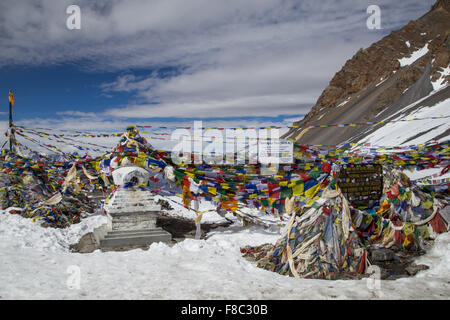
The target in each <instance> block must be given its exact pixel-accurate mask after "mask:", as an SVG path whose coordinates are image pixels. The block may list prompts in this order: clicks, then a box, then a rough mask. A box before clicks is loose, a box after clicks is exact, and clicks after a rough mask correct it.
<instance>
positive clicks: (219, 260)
mask: <svg viewBox="0 0 450 320" xmlns="http://www.w3.org/2000/svg"><path fill="white" fill-rule="evenodd" d="M105 221H106V218H105V216H103V215H93V216H90V217H88V218H85V219H84V220H82V222H81V223H79V224H76V225H72V226H70V228H67V229H50V228H49V229H44V228H42V227H40V226H39V225H38V224H37V223H33V222H32V221H31V220H30V219H25V218H22V217H20V216H18V215H13V214H9V213H5V212H2V213H0V257H1V260H0V299H380V298H381V299H449V298H450V276H449V274H450V272H449V271H450V250H449V249H450V234H449V233H446V234H443V235H440V236H439V237H438V239H437V241H436V244H435V246H434V247H433V249H432V250H431V251H430V252H429V253H427V254H426V255H425V256H423V257H421V259H420V260H419V261H418V263H423V264H427V265H429V266H430V269H429V270H426V271H422V272H420V273H419V274H418V275H416V276H415V277H412V278H404V279H399V280H395V281H381V282H380V287H379V289H378V288H377V286H376V285H373V284H374V283H373V282H368V280H367V279H363V280H345V281H344V280H339V281H327V280H308V279H295V278H291V277H285V276H281V275H279V274H277V273H273V272H270V271H265V270H262V269H260V268H257V267H256V265H255V264H254V263H251V262H249V261H247V260H245V259H244V258H242V257H241V254H240V247H242V246H245V245H259V244H263V243H274V242H275V241H276V240H277V239H278V237H279V233H278V232H279V231H278V229H277V228H270V229H264V228H263V227H259V226H251V227H247V228H244V227H242V226H240V225H239V224H238V223H236V224H234V225H232V226H231V227H229V228H218V229H214V230H213V231H212V232H210V233H209V234H208V239H207V240H193V239H186V240H184V241H183V242H180V243H178V244H176V245H173V246H168V245H166V244H163V243H154V244H152V245H151V247H150V249H149V250H148V251H144V250H140V249H137V250H132V251H126V252H107V253H102V252H100V251H99V250H97V251H95V252H93V253H90V254H79V253H70V252H69V245H70V244H71V243H74V242H77V241H78V239H79V238H81V236H82V235H84V234H85V233H87V232H89V231H92V230H93V228H94V227H97V226H99V225H101V224H103V223H105ZM78 270H79V280H80V281H79V288H77V285H76V284H77V281H76V280H77V275H78V272H77V271H78ZM70 285H72V286H73V287H72V289H70V287H69V286H70Z"/></svg>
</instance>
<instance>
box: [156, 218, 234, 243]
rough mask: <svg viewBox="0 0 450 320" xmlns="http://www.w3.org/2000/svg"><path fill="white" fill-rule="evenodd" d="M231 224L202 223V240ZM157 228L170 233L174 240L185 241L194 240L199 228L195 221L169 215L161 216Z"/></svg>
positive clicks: (157, 220) (227, 222) (157, 221)
mask: <svg viewBox="0 0 450 320" xmlns="http://www.w3.org/2000/svg"><path fill="white" fill-rule="evenodd" d="M230 224H231V222H229V221H225V222H220V223H202V224H201V231H202V235H201V238H202V239H204V238H205V236H206V234H207V233H208V232H209V231H211V230H212V229H214V228H218V227H228V226H229V225H230ZM156 226H157V227H161V228H162V229H164V230H166V231H167V232H170V233H171V234H172V237H173V238H177V239H184V238H194V236H195V232H196V229H197V227H196V226H195V222H194V220H190V219H187V218H183V217H173V216H169V215H167V214H166V215H164V214H163V215H160V216H158V218H157V219H156Z"/></svg>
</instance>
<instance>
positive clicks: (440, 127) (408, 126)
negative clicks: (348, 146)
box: [358, 91, 450, 146]
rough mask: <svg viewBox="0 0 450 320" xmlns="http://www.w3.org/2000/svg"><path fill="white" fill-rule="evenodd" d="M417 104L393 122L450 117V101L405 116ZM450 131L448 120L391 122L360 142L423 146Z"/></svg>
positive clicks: (443, 139) (399, 113) (402, 112)
mask: <svg viewBox="0 0 450 320" xmlns="http://www.w3.org/2000/svg"><path fill="white" fill-rule="evenodd" d="M433 93H435V92H434V91H433V92H432V93H431V94H433ZM431 94H430V95H431ZM424 99H425V98H424ZM422 100H423V99H422ZM416 103H418V102H416ZM416 103H414V104H411V105H408V106H407V107H405V108H403V109H402V110H400V111H399V112H398V115H397V116H396V117H393V118H392V119H391V120H412V119H414V118H428V117H440V116H450V99H446V100H443V101H441V102H439V103H437V104H435V105H433V106H427V107H422V108H419V109H417V110H415V111H413V112H412V113H410V114H408V115H406V116H405V115H404V113H405V112H406V111H407V110H408V109H410V108H412V107H414V105H415V104H416ZM448 129H450V121H449V119H448V118H440V119H427V120H415V121H401V122H391V123H388V124H386V125H384V126H383V127H381V128H380V129H378V130H376V131H375V132H373V133H371V134H369V135H368V136H366V137H365V138H363V139H362V140H360V141H358V142H359V143H370V144H371V145H374V146H401V145H415V144H423V143H426V142H428V141H430V140H432V139H433V138H434V137H436V136H438V135H440V134H443V133H444V132H446V130H448ZM419 133H422V134H419ZM449 138H450V136H448V135H447V136H444V137H442V138H440V139H439V142H442V141H446V140H448V139H449Z"/></svg>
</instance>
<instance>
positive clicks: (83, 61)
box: [0, 0, 433, 125]
mask: <svg viewBox="0 0 450 320" xmlns="http://www.w3.org/2000/svg"><path fill="white" fill-rule="evenodd" d="M432 3H433V0H425V1H423V0H420V1H419V0H414V1H410V2H408V4H405V3H402V4H400V3H399V2H395V3H391V1H388V0H382V1H378V5H379V6H380V7H381V10H382V16H381V19H382V20H381V23H382V28H383V30H382V31H381V33H380V31H370V30H368V29H367V28H366V19H367V17H368V15H367V13H366V8H367V6H368V5H369V4H370V1H368V0H367V1H360V0H348V1H344V2H343V1H333V0H324V1H315V0H307V1H283V0H264V1H262V0H246V1H242V0H229V1H221V0H190V1H185V0H170V1H168V0H152V1H150V0H130V1H126V2H125V1H118V0H114V1H107V0H98V1H88V0H80V1H77V4H78V5H79V6H80V8H81V19H82V20H81V30H68V29H67V28H66V23H65V22H66V18H67V15H66V13H65V8H66V7H67V6H68V5H69V4H72V1H71V0H53V1H52V0H41V1H34V2H28V1H27V2H22V1H13V0H6V1H2V2H1V4H0V20H1V21H2V25H1V27H0V67H1V66H4V65H33V66H36V65H39V66H42V65H54V64H64V63H67V62H70V63H78V64H79V65H80V68H83V70H85V71H87V72H96V71H115V72H117V71H119V72H123V74H122V75H121V76H119V77H118V78H116V79H112V81H111V82H109V83H104V84H101V85H99V88H100V89H101V90H102V95H105V96H108V97H111V98H112V99H113V98H114V93H116V92H128V93H130V94H132V95H133V96H132V99H130V102H129V104H128V105H125V106H124V107H123V108H121V109H118V108H115V109H110V110H105V112H104V114H103V115H99V114H97V117H114V118H121V117H142V118H146V117H197V118H205V117H224V118H227V117H236V116H244V115H245V116H270V115H272V116H276V115H281V114H283V115H295V114H296V115H299V114H302V113H305V112H306V111H308V108H309V107H311V106H312V105H313V104H314V102H315V101H316V99H317V98H318V96H319V95H320V93H321V91H322V90H323V89H324V87H325V86H326V85H327V83H328V82H329V80H330V79H331V77H332V76H333V75H334V73H335V72H337V71H338V70H339V69H340V68H341V66H342V65H343V64H344V62H345V61H346V60H347V59H348V58H350V57H351V56H352V55H353V54H354V53H355V52H356V50H358V49H359V48H361V47H367V46H368V45H370V44H371V43H372V42H374V41H376V40H379V39H380V38H381V36H382V35H383V34H387V33H388V32H389V31H390V30H391V29H392V28H400V27H401V26H402V25H404V24H405V23H406V22H408V20H411V19H416V18H417V17H419V16H420V15H421V14H423V13H425V12H426V11H427V10H428V8H429V7H430V5H431V4H432ZM163 67H172V68H173V69H172V70H173V71H172V72H169V74H166V75H164V77H162V76H161V75H160V73H159V72H158V71H160V70H158V69H161V68H163ZM134 69H140V70H139V71H140V72H139V73H136V72H135V71H134ZM142 70H153V71H149V72H148V74H147V75H143V73H142ZM137 74H139V75H137ZM154 102H158V103H159V104H158V105H155V104H152V103H154ZM76 112H77V111H65V113H64V112H63V113H61V114H60V115H63V116H64V115H66V116H79V117H85V116H86V117H87V116H89V113H85V114H82V113H78V114H77V113H76ZM78 112H80V111H78ZM86 123H89V122H86ZM106 123H107V125H109V124H110V123H114V121H109V122H108V121H106ZM82 125H84V124H82Z"/></svg>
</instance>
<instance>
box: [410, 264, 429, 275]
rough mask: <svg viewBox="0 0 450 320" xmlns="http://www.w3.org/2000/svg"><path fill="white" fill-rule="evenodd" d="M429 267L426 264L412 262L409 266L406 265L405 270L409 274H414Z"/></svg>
mask: <svg viewBox="0 0 450 320" xmlns="http://www.w3.org/2000/svg"><path fill="white" fill-rule="evenodd" d="M428 269H430V267H429V266H426V265H424V264H419V265H416V264H415V263H412V264H411V265H410V266H409V267H406V268H405V270H406V272H407V273H408V275H410V276H414V275H416V274H417V272H419V271H422V270H428Z"/></svg>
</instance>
